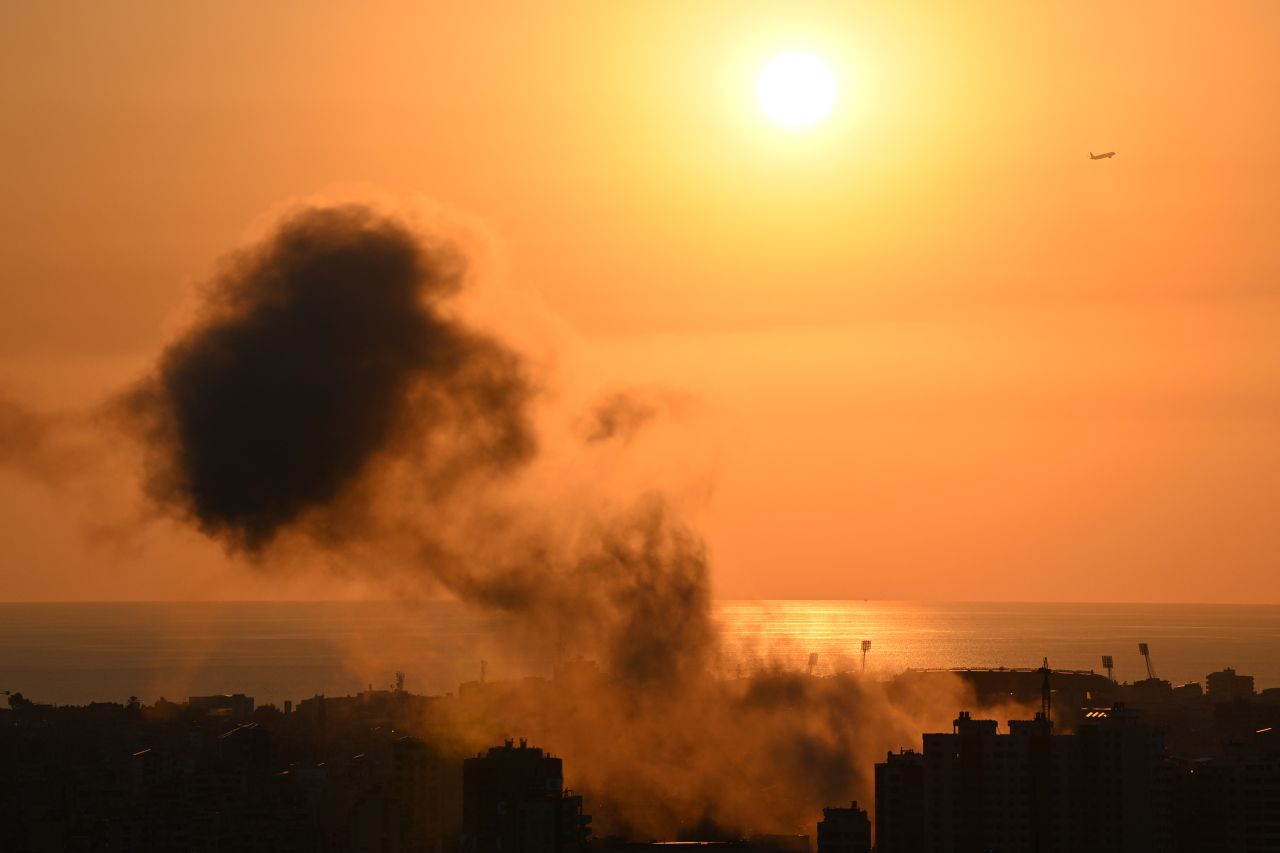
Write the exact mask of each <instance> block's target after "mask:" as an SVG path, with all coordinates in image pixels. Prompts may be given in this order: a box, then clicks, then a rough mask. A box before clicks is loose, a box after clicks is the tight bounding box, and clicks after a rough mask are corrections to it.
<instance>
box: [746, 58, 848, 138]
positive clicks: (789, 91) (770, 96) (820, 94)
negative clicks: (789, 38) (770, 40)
mask: <svg viewBox="0 0 1280 853" xmlns="http://www.w3.org/2000/svg"><path fill="white" fill-rule="evenodd" d="M756 97H757V98H758V99H759V101H760V108H761V109H763V110H764V113H765V115H767V116H768V117H769V118H771V119H772V120H773V121H775V122H777V123H778V124H780V125H783V126H785V127H806V126H808V125H811V124H813V123H815V122H817V121H819V120H820V119H822V118H823V117H825V116H826V115H827V113H829V112H831V106H832V104H833V103H834V102H835V99H836V80H835V75H833V74H832V73H831V69H830V68H829V67H827V64H826V63H825V62H823V61H822V59H821V58H819V57H817V56H814V55H813V54H811V53H783V54H779V55H778V56H775V57H774V58H773V59H770V60H769V61H768V62H767V63H766V64H765V66H764V68H762V69H761V70H760V76H759V77H758V78H756Z"/></svg>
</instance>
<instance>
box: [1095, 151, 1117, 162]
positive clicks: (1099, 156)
mask: <svg viewBox="0 0 1280 853" xmlns="http://www.w3.org/2000/svg"><path fill="white" fill-rule="evenodd" d="M1114 156H1116V152H1114V151H1108V152H1107V153H1106V154H1094V153H1093V152H1092V151H1090V152H1089V159H1090V160H1105V159H1107V158H1108V157H1114Z"/></svg>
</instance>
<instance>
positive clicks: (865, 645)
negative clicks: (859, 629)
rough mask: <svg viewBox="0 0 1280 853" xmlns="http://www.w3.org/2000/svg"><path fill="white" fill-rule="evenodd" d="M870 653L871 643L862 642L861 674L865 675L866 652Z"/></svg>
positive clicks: (867, 641) (868, 641)
mask: <svg viewBox="0 0 1280 853" xmlns="http://www.w3.org/2000/svg"><path fill="white" fill-rule="evenodd" d="M869 651H871V641H870V640H863V641H862V674H863V675H866V674H867V652H869Z"/></svg>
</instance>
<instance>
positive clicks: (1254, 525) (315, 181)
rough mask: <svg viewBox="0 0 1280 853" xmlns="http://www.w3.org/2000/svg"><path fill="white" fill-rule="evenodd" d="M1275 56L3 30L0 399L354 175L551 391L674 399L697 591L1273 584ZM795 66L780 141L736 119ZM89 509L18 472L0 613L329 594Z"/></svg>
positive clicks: (45, 11) (1125, 15) (1143, 11)
mask: <svg viewBox="0 0 1280 853" xmlns="http://www.w3.org/2000/svg"><path fill="white" fill-rule="evenodd" d="M1277 44H1280V5H1277V4H1276V3H1273V2H1228V3H1222V4H1214V5H1212V6H1208V5H1205V4H1193V3H1177V2H1174V3H1170V2H1167V0H1165V2H1159V3H1155V2H1153V3H1124V4H1114V3H1080V2H1073V3H1060V4H1050V3H1012V2H1007V3H992V4H984V3H964V4H959V3H939V4H936V5H933V4H926V3H901V2H885V3H879V4H877V3H861V2H860V3H849V2H838V3H829V4H823V3H809V4H805V3H797V2H786V3H747V2H741V0H735V1H734V2H723V3H720V2H699V3H689V2H681V3H676V2H671V3H652V2H650V3H639V2H637V3H599V2H594V3H582V4H553V3H508V4H500V3H452V4H443V3H442V4H436V5H434V6H433V5H431V4H421V3H416V4H403V5H398V4H354V3H352V4H340V3H327V4H316V3H297V4H289V3H269V4H262V3H234V2H227V3H216V4H208V3H201V4H197V3H153V4H141V3H35V4H9V5H8V6H7V7H6V9H5V11H4V12H3V13H0V127H3V136H2V137H0V138H2V139H3V152H4V156H3V157H0V189H2V194H0V197H2V199H3V204H0V257H3V259H4V265H3V277H2V278H0V288H2V290H0V293H2V294H3V302H2V303H0V304H2V305H3V310H0V389H2V390H5V391H6V392H8V393H10V394H11V395H13V396H15V397H18V398H21V399H23V400H25V401H27V402H29V403H31V404H34V405H38V406H42V407H45V408H50V409H67V408H74V407H77V406H85V405H89V404H91V403H92V402H94V401H95V400H97V399H100V398H101V397H102V396H103V395H104V394H107V393H110V392H111V391H112V390H114V389H116V388H118V387H119V385H120V383H121V382H123V381H127V380H128V379H130V378H131V377H133V376H136V375H137V374H138V372H139V371H140V370H142V369H144V367H145V365H146V364H147V363H148V362H149V361H150V360H151V359H152V358H154V355H155V353H156V352H157V351H158V350H159V348H160V347H161V346H162V345H163V343H164V342H165V340H166V339H167V338H168V337H169V336H171V335H172V333H173V331H174V328H175V324H177V323H178V322H179V320H178V319H177V318H178V317H179V316H180V312H181V309H182V306H183V304H184V300H187V299H189V293H190V290H191V288H192V286H193V285H194V284H197V283H198V282H200V281H201V280H203V279H206V278H207V277H208V276H209V274H210V272H211V270H213V269H214V268H215V264H216V262H217V259H218V258H219V257H220V256H222V255H223V254H224V253H225V252H226V251H228V250H229V249H232V248H234V247H235V246H237V245H238V244H240V243H242V242H243V241H244V239H245V237H246V235H249V234H251V233H253V230H254V228H255V227H256V226H257V225H258V224H259V223H260V222H261V221H262V218H263V217H264V215H267V214H269V213H270V212H271V211H272V210H274V209H278V208H279V206H280V205H281V204H282V203H284V202H287V201H289V200H290V199H296V198H299V197H303V196H309V195H312V194H315V193H324V192H330V191H333V189H334V188H335V187H344V186H347V185H350V184H360V185H367V186H369V187H371V188H375V189H376V190H377V191H380V192H384V193H387V194H389V195H392V196H396V197H406V196H425V197H427V198H430V199H432V200H434V201H435V202H438V203H439V204H440V205H442V206H443V207H444V208H447V209H449V210H452V211H455V212H456V213H457V215H459V216H466V217H471V218H473V219H474V220H475V221H476V222H477V223H480V225H479V226H478V227H481V228H482V229H483V230H484V231H486V232H487V233H488V235H489V237H490V239H491V241H492V244H493V245H492V246H491V247H490V250H489V251H490V261H489V262H488V263H487V264H486V269H487V270H488V274H489V275H492V276H497V277H500V278H501V279H502V280H503V282H504V286H506V287H509V288H510V289H511V290H512V291H514V292H518V293H522V294H524V295H525V296H526V297H528V298H530V299H536V300H540V302H541V303H543V304H544V305H545V306H546V308H547V310H548V311H549V313H551V314H554V315H555V316H557V317H558V318H560V321H562V322H563V324H564V329H565V330H566V338H567V342H566V344H565V348H566V355H565V359H566V363H569V364H570V366H569V367H567V368H566V369H567V370H569V371H570V372H574V371H578V372H581V373H583V374H584V375H588V376H589V379H590V381H591V382H594V383H597V384H599V385H600V387H602V388H604V387H608V386H610V385H612V386H618V387H636V386H638V387H646V388H660V389H665V390H667V391H670V392H671V393H673V394H676V395H678V396H680V398H681V399H687V400H689V401H692V402H691V403H690V404H689V405H688V406H687V407H685V408H687V409H688V412H690V413H686V415H684V417H686V418H687V420H688V422H687V423H686V424H685V425H684V426H683V427H682V429H684V432H685V433H687V435H688V438H689V444H688V446H687V447H686V448H685V450H684V451H682V453H683V456H682V458H692V459H694V460H696V461H695V463H694V464H693V468H695V469H696V476H695V477H694V478H693V479H695V480H699V481H700V482H703V483H704V484H705V485H706V487H707V489H708V494H709V497H708V498H707V501H706V504H705V510H704V511H703V512H702V513H701V514H700V518H699V520H700V523H701V525H702V528H703V530H704V532H705V533H706V535H707V537H708V540H709V543H710V547H711V553H712V557H713V561H714V578H715V585H716V591H717V594H719V595H721V596H732V597H756V596H763V597H848V598H886V597H889V598H967V599H1061V600H1093V599H1110V600H1188V601H1196V600H1212V601H1259V600H1261V601H1280V572H1278V571H1277V569H1278V568H1280V524H1278V523H1277V521H1276V518H1277V507H1280V441H1278V440H1277V439H1278V438H1280V251H1278V248H1280V247H1278V246H1277V236H1276V235H1277V234H1280V59H1278V58H1277V53H1276V50H1275V46H1276V45H1277ZM794 49H799V50H807V51H812V52H814V53H817V54H820V55H821V56H823V57H824V58H825V59H826V60H827V61H828V62H829V63H830V64H831V66H832V68H833V69H834V72H835V74H836V76H837V80H838V86H839V89H838V96H837V102H836V105H835V108H834V110H833V112H832V114H831V116H830V118H829V119H828V120H827V121H825V122H823V123H821V124H819V125H817V126H815V127H812V128H809V129H806V130H802V131H794V130H793V131H788V130H783V129H781V128H778V127H775V126H773V125H771V124H770V123H769V122H768V121H767V120H766V119H765V118H764V117H763V116H762V115H761V114H760V112H759V110H758V108H757V106H756V104H755V101H754V94H753V81H754V77H755V74H756V72H757V71H758V69H759V68H760V66H761V65H763V64H764V62H765V61H766V60H767V59H769V58H770V57H771V56H773V55H774V54H776V53H778V52H781V51H785V50H794ZM1113 149H1114V150H1115V151H1117V152H1118V153H1117V156H1116V157H1115V158H1114V159H1112V160H1105V161H1099V162H1092V161H1090V160H1089V159H1088V156H1087V155H1088V152H1089V151H1090V150H1093V151H1107V150H1113ZM344 191H345V190H344ZM572 364H581V365H586V367H580V368H575V367H572ZM72 504H74V501H73V500H71V499H70V498H68V497H67V496H66V495H65V494H63V493H60V492H59V491H56V490H50V489H49V488H47V487H46V486H44V485H41V484H38V483H34V482H32V481H30V480H28V479H25V478H24V477H23V476H21V475H19V474H16V473H14V472H11V471H0V540H2V541H3V549H0V598H6V599H13V600H25V599H57V598H90V599H92V598H126V599H128V598H183V597H190V596H195V597H262V596H269V595H277V594H278V595H324V594H339V593H342V592H344V591H347V590H346V589H345V588H344V587H342V586H341V585H334V586H329V585H317V584H315V583H314V582H311V581H309V580H306V581H303V580H297V581H292V582H289V583H285V584H283V585H282V586H278V585H276V584H275V583H274V582H273V583H267V582H265V581H263V580H262V579H261V578H257V577H255V576H253V575H252V574H251V573H249V572H246V571H244V570H242V568H240V567H237V566H235V565H232V564H231V563H230V562H228V561H227V560H226V559H225V558H223V557H222V556H221V555H220V554H219V553H218V551H217V548H216V547H215V546H213V545H210V544H207V543H204V542H202V541H201V540H200V539H199V538H198V537H196V536H194V535H192V534H189V533H183V532H181V531H177V530H174V529H171V528H166V527H164V526H163V525H161V526H158V527H155V528H154V529H152V530H151V531H150V532H149V533H148V534H147V535H146V536H145V537H144V540H143V541H140V542H134V543H131V544H130V545H128V546H127V547H124V546H120V545H118V544H110V545H104V544H103V543H102V542H100V541H97V538H95V537H94V536H93V535H91V534H90V535H86V529H85V522H84V520H83V519H82V518H78V517H77V513H76V512H75V511H74V509H73V507H72ZM357 591H358V590H357Z"/></svg>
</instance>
